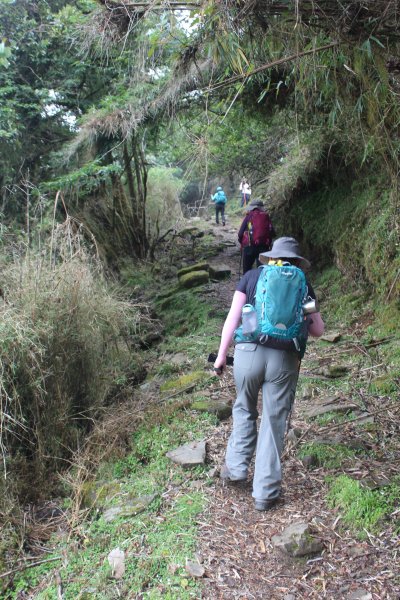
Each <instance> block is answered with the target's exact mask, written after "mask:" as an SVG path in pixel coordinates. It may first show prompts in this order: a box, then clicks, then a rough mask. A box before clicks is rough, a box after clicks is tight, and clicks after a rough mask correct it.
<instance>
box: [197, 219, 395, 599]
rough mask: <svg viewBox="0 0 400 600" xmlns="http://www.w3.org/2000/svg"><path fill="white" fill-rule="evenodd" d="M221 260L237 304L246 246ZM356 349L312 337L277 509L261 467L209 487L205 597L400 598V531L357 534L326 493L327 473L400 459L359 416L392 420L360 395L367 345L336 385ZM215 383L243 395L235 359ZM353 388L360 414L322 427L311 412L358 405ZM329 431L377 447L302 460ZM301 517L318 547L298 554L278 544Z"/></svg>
mask: <svg viewBox="0 0 400 600" xmlns="http://www.w3.org/2000/svg"><path fill="white" fill-rule="evenodd" d="M216 235H217V236H221V237H223V238H224V239H225V240H228V241H229V240H230V241H234V239H235V236H236V229H233V228H229V227H226V228H224V229H222V228H219V229H218V231H217V232H216ZM218 260H219V261H222V262H224V264H227V265H229V266H230V268H231V270H232V274H233V275H232V277H231V279H230V280H229V281H227V282H226V283H225V282H224V283H221V284H220V285H219V287H218V290H217V291H216V292H215V293H218V295H219V299H220V303H221V305H222V304H223V305H224V306H225V307H226V308H228V307H229V305H230V302H231V298H232V293H233V291H234V289H235V286H236V283H237V280H238V277H237V273H238V267H239V250H238V248H237V247H234V246H228V247H227V249H226V250H225V251H224V254H223V256H222V257H221V256H220V257H218ZM221 327H222V323H221ZM328 333H329V332H328ZM332 339H333V338H332ZM348 350H349V349H348V347H347V346H346V345H344V346H341V347H340V350H339V353H338V352H337V350H336V347H335V346H333V345H332V346H327V344H326V343H325V344H323V343H321V342H314V343H311V344H310V346H309V350H308V352H307V355H306V358H305V360H304V361H303V364H302V370H301V375H300V380H299V387H298V394H297V397H296V402H295V408H294V414H293V416H292V420H291V424H292V429H291V432H290V433H289V436H288V439H287V442H286V448H285V452H284V458H283V466H284V486H283V497H282V501H281V502H280V503H279V504H278V505H277V507H276V508H274V509H273V510H271V511H269V512H266V513H258V512H257V511H255V510H254V507H253V499H252V497H251V478H252V473H251V472H250V474H249V478H248V481H247V482H246V483H245V484H235V485H233V484H230V485H227V484H225V483H223V482H222V481H221V480H220V479H218V478H215V480H214V482H213V484H212V486H210V487H205V493H206V494H207V496H208V501H209V502H208V509H207V511H206V512H205V513H204V514H203V515H202V516H201V519H200V522H199V527H200V532H201V533H200V537H199V555H200V557H201V560H202V562H203V565H204V567H205V573H206V576H205V580H204V584H205V585H204V592H203V598H206V599H210V600H211V599H212V600H217V599H234V598H244V599H248V600H250V599H253V598H263V599H269V600H275V599H276V600H278V599H284V600H297V599H300V598H301V599H302V598H310V599H311V598H312V599H320V598H328V599H332V600H333V599H340V598H343V599H348V600H357V599H358V600H369V599H370V600H372V599H373V600H382V599H384V598H385V599H386V598H387V599H391V600H395V599H398V598H400V587H399V580H398V575H397V569H398V565H397V560H396V559H397V552H398V551H399V549H400V547H399V538H398V537H397V536H395V534H394V532H393V531H392V530H391V529H390V528H389V529H387V530H386V531H384V533H383V534H382V535H377V536H373V535H371V534H369V533H367V534H366V535H365V539H364V540H363V541H360V540H359V539H355V537H354V536H353V535H352V534H351V533H350V531H348V530H347V529H346V528H345V527H343V526H342V523H341V515H340V513H338V512H337V511H335V510H334V509H332V508H330V507H328V505H327V502H326V493H327V483H326V476H329V475H330V476H332V475H333V476H338V475H340V474H341V473H347V474H348V475H350V476H352V477H354V478H356V479H360V480H366V479H368V477H369V476H373V475H374V474H375V476H376V473H377V472H378V473H380V474H381V476H382V477H386V478H390V477H391V476H392V475H393V473H395V471H396V468H397V467H398V464H397V467H396V464H389V465H388V464H385V461H384V459H383V460H382V457H381V459H380V460H379V459H377V460H372V458H371V456H378V455H379V451H378V448H377V447H376V441H375V436H373V435H372V434H369V433H368V428H366V429H360V427H359V426H358V425H357V423H358V421H360V422H361V421H362V420H364V421H365V420H366V421H368V420H369V422H370V423H372V424H373V425H375V426H377V427H387V426H388V422H387V420H386V421H380V420H379V419H380V417H381V416H382V413H381V411H379V410H377V411H374V408H376V407H374V403H373V399H371V403H370V404H369V411H365V403H361V402H360V401H359V400H360V399H359V398H358V401H357V400H355V401H354V398H353V396H354V394H351V384H352V382H354V380H355V379H357V378H358V380H359V379H360V378H362V377H363V371H362V352H363V350H362V348H361V349H359V356H360V358H361V360H359V361H358V362H357V361H356V366H354V363H352V365H351V366H350V367H348V369H347V368H345V369H343V372H342V376H343V377H344V380H343V385H342V387H341V391H340V392H338V393H335V388H334V384H333V383H332V386H330V381H332V380H330V379H329V368H330V367H332V366H335V365H336V363H337V355H338V354H339V356H340V352H343V354H345V355H346V356H348V354H346V351H347V352H348ZM357 352H358V351H357V350H356V349H354V348H353V349H350V353H352V354H355V355H357ZM360 365H361V366H360ZM336 366H337V365H336ZM323 373H325V374H323ZM365 373H367V372H365ZM215 386H216V388H217V389H218V391H219V393H220V396H221V397H223V398H224V399H229V400H230V401H231V402H233V401H234V397H235V390H234V385H233V378H232V372H231V369H230V368H228V369H227V373H226V374H225V375H224V377H223V378H222V379H221V380H220V381H218V382H216V383H215ZM332 389H333V393H332ZM343 390H344V391H343ZM350 397H351V400H352V402H353V411H354V414H355V415H357V418H358V421H355V422H351V421H348V422H346V423H343V424H340V425H339V426H338V425H337V424H336V425H335V424H333V425H332V424H330V425H328V426H326V427H325V428H322V427H321V426H318V425H317V424H316V422H315V420H313V419H311V418H310V411H311V412H312V411H313V410H317V412H318V411H319V412H320V413H322V412H323V407H324V404H325V405H326V404H328V408H327V410H329V412H330V413H331V412H332V410H336V408H338V407H339V408H338V412H348V411H349V410H350V408H349V407H347V408H346V406H345V407H344V408H343V407H342V410H341V411H340V406H341V405H345V404H346V401H347V402H348V401H349V399H350ZM329 403H330V404H329ZM354 404H355V406H354ZM362 405H363V406H362ZM260 410H261V406H260ZM325 412H326V411H325ZM375 413H377V414H375ZM385 418H386V417H385ZM230 429H231V419H229V420H228V421H224V422H223V423H221V425H220V426H219V427H218V428H216V429H215V432H214V433H213V435H212V436H211V437H210V438H209V439H208V440H207V457H208V462H209V463H210V465H211V466H214V467H218V468H219V467H220V466H221V465H222V464H223V461H224V452H225V447H226V443H227V438H228V436H229V433H230ZM322 438H324V440H323V443H332V444H335V443H343V444H344V445H348V446H353V447H357V444H358V447H359V448H362V449H363V450H365V451H368V452H364V453H361V454H360V456H359V457H357V459H354V458H353V459H351V460H348V461H344V463H343V465H341V466H340V467H339V468H337V467H336V468H332V469H327V468H326V467H319V466H318V465H315V464H314V463H313V457H312V456H311V457H306V458H305V459H303V460H300V458H299V457H298V449H299V447H300V446H301V444H302V443H303V442H304V443H305V442H311V441H313V440H316V439H320V440H321V439H322ZM371 450H375V452H372V451H371ZM300 523H303V524H305V525H304V526H305V527H306V526H307V527H308V530H307V531H308V534H307V535H306V538H308V540H309V541H310V540H312V541H315V542H316V543H317V546H314V547H313V548H311V551H310V552H308V553H307V552H306V553H305V554H304V556H302V557H301V558H299V557H297V558H293V557H292V556H290V555H288V554H287V553H285V552H281V551H279V550H277V548H276V547H274V542H275V543H276V540H275V538H274V536H277V535H280V534H282V532H284V530H285V529H286V528H287V527H288V526H291V525H296V524H297V525H298V524H300ZM309 550H310V549H309Z"/></svg>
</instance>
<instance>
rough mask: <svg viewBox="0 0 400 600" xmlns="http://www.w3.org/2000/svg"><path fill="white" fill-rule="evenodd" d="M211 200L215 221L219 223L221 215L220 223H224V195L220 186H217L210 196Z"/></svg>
mask: <svg viewBox="0 0 400 600" xmlns="http://www.w3.org/2000/svg"><path fill="white" fill-rule="evenodd" d="M211 200H212V201H213V202H215V222H216V224H217V225H219V215H221V220H222V225H225V204H226V196H225V192H224V190H223V189H222V187H217V191H216V193H215V194H214V196H211Z"/></svg>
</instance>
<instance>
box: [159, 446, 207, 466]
mask: <svg viewBox="0 0 400 600" xmlns="http://www.w3.org/2000/svg"><path fill="white" fill-rule="evenodd" d="M166 456H167V458H169V459H171V460H172V462H174V463H176V464H178V465H181V466H182V467H195V466H197V465H204V463H205V461H206V442H205V440H201V441H199V442H190V443H189V444H184V445H183V446H180V447H179V448H176V449H175V450H170V451H169V452H167V454H166Z"/></svg>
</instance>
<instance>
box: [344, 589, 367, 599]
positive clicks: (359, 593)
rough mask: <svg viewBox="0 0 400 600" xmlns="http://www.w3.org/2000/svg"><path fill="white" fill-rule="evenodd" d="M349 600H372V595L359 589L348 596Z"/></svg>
mask: <svg viewBox="0 0 400 600" xmlns="http://www.w3.org/2000/svg"><path fill="white" fill-rule="evenodd" d="M347 600H372V594H370V593H369V592H368V591H367V590H363V589H362V588H358V589H357V590H354V592H351V593H350V594H349V595H348V596H347Z"/></svg>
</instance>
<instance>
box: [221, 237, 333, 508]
mask: <svg viewBox="0 0 400 600" xmlns="http://www.w3.org/2000/svg"><path fill="white" fill-rule="evenodd" d="M259 258H260V261H261V263H264V264H268V265H270V264H271V262H272V263H273V264H271V266H272V267H273V269H275V271H277V270H278V269H279V268H280V267H281V266H282V267H285V266H286V265H288V267H289V268H286V272H285V273H283V275H285V276H286V277H282V281H284V280H285V279H286V280H287V279H288V277H287V275H288V272H289V271H291V272H295V273H296V270H293V267H292V265H294V266H296V267H298V270H301V271H304V269H306V268H307V267H309V266H310V263H309V262H308V260H307V259H306V258H303V257H302V256H301V254H300V248H299V244H298V242H297V241H296V240H295V239H294V238H290V237H281V238H278V239H277V240H275V242H274V243H273V246H272V250H269V251H268V252H263V253H261V254H260V257H259ZM262 274H263V275H266V274H268V273H267V272H266V271H264V270H263V267H260V268H259V269H252V270H250V271H247V273H245V275H243V277H242V278H241V280H240V281H239V283H238V285H237V288H236V291H235V293H234V296H233V300H232V305H231V308H230V311H229V313H228V316H227V318H226V321H225V324H224V327H223V330H222V335H221V343H220V347H219V351H218V356H217V359H216V361H215V363H214V370H215V372H216V374H217V375H220V374H221V373H222V371H223V369H224V368H225V366H226V355H227V352H228V348H229V346H230V343H231V341H232V337H233V334H234V332H235V330H236V328H237V327H238V326H239V323H240V320H241V317H242V309H243V306H244V305H245V304H252V305H253V306H254V305H255V304H257V303H256V302H255V297H256V293H257V292H261V293H263V292H265V289H267V288H268V283H267V284H266V283H264V282H267V280H266V279H265V278H264V277H263V279H260V277H261V275H262ZM268 275H269V274H268ZM269 277H271V275H269ZM278 277H279V275H278ZM297 277H299V278H300V279H302V280H304V277H303V275H302V274H301V273H297ZM259 279H260V283H261V284H262V285H261V288H262V289H261V288H258V287H257V284H258V281H259ZM272 280H274V281H275V277H274V276H273V277H272V278H271V279H270V281H272ZM270 285H271V284H270ZM279 285H281V284H279ZM282 285H285V283H284V284H282ZM304 286H305V295H308V297H310V298H314V299H315V294H314V291H313V289H312V287H311V285H310V283H309V282H308V281H307V280H306V281H305V282H304ZM264 288H265V289H264ZM269 289H270V300H271V296H273V294H274V291H273V290H272V289H271V288H269ZM293 289H297V287H296V286H293ZM285 297H289V296H288V295H287V294H286V288H285ZM265 298H266V296H265ZM299 299H300V302H303V292H302V293H301V298H300V296H299ZM265 302H266V304H265V306H267V303H268V300H265ZM288 305H289V300H288V301H287V303H283V304H282V307H283V311H286V310H288ZM265 310H266V312H268V310H269V308H265ZM289 311H291V307H290V309H289ZM263 312H264V305H262V306H261V310H260V313H259V315H258V319H259V320H260V319H261V321H262V320H263V318H264V319H265V316H263ZM297 312H298V311H296V314H297ZM301 318H302V320H301V321H299V327H301V329H300V331H301V334H300V335H301V337H299V338H295V339H287V340H285V339H277V338H274V337H271V336H265V335H264V336H261V335H260V336H259V335H258V333H257V332H258V329H257V330H256V333H255V334H254V335H255V337H254V339H255V341H251V338H250V341H247V342H238V343H237V344H236V346H235V354H234V368H233V375H234V378H235V384H236V390H237V397H236V401H235V404H234V406H233V411H232V416H233V429H232V433H231V436H230V438H229V442H228V446H227V450H226V456H225V464H224V466H223V467H222V469H221V478H222V479H224V480H227V481H230V482H238V481H245V480H246V478H247V473H248V468H249V465H250V461H251V458H252V456H253V454H254V452H256V457H255V467H254V479H253V498H254V500H255V503H254V506H255V509H256V510H260V511H265V510H269V509H270V508H272V507H273V506H274V505H275V504H276V503H277V501H278V500H279V496H280V491H281V479H282V471H281V461H280V457H281V453H282V450H283V444H284V436H285V430H286V422H287V418H288V415H289V413H290V411H291V408H292V404H293V401H294V395H295V391H296V385H297V379H298V373H299V367H300V360H301V357H302V355H303V354H304V351H305V346H306V341H307V335H308V334H310V335H312V336H314V337H319V336H321V335H322V334H323V331H324V322H323V320H322V318H321V315H320V313H319V312H316V313H314V314H311V315H308V316H304V315H303V313H302V312H301ZM258 327H261V325H260V323H258ZM278 327H279V328H285V327H284V324H282V323H281V322H278ZM238 331H240V330H237V331H236V333H235V337H237V332H238ZM242 333H243V330H242ZM265 338H266V339H265ZM299 342H300V343H299ZM260 389H261V390H262V418H261V423H260V428H259V432H258V434H257V417H258V410H257V401H258V393H259V390H260Z"/></svg>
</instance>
